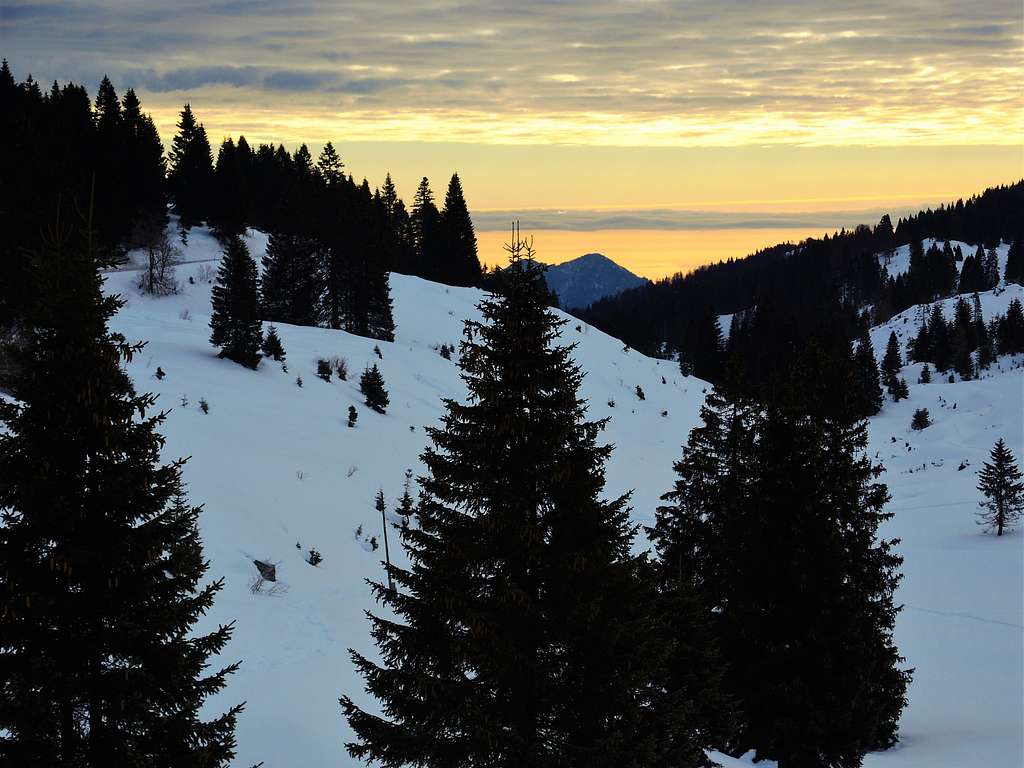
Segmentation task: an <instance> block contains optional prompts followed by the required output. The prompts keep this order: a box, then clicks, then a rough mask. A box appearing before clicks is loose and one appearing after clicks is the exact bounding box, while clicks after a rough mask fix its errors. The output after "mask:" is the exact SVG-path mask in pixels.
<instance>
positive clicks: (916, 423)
mask: <svg viewBox="0 0 1024 768" xmlns="http://www.w3.org/2000/svg"><path fill="white" fill-rule="evenodd" d="M931 425H932V420H931V417H930V416H929V415H928V409H927V408H918V409H917V410H916V411H914V418H913V419H911V421H910V428H911V429H916V430H918V431H920V430H922V429H927V428H928V427H930V426H931Z"/></svg>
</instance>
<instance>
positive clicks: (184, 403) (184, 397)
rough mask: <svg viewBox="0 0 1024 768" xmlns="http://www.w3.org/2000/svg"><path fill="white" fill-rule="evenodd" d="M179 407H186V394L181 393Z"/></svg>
mask: <svg viewBox="0 0 1024 768" xmlns="http://www.w3.org/2000/svg"><path fill="white" fill-rule="evenodd" d="M181 407H182V408H188V396H187V395H182V396H181Z"/></svg>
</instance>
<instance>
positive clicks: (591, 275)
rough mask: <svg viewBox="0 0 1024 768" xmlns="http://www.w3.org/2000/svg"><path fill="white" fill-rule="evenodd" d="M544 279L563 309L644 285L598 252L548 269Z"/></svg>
mask: <svg viewBox="0 0 1024 768" xmlns="http://www.w3.org/2000/svg"><path fill="white" fill-rule="evenodd" d="M545 279H546V280H547V283H548V288H550V289H551V290H552V291H554V292H555V293H556V294H557V295H558V303H559V305H560V306H562V307H565V308H566V309H576V308H578V307H588V306H590V305H591V304H593V303H594V302H595V301H597V300H598V299H603V298H605V297H606V296H615V295H617V294H619V293H622V292H623V291H628V290H629V289H630V288H636V287H638V286H641V285H644V284H645V283H646V282H647V280H646V279H645V278H642V277H638V276H637V275H634V274H633V273H632V272H630V271H629V270H628V269H626V268H625V267H622V266H619V265H618V264H616V263H615V262H614V261H612V260H611V259H609V258H608V257H607V256H605V255H603V254H600V253H586V254H584V255H582V256H579V257H577V258H575V259H572V260H570V261H565V262H562V263H561V264H555V265H553V266H549V267H548V269H547V272H546V273H545Z"/></svg>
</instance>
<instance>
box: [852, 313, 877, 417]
mask: <svg viewBox="0 0 1024 768" xmlns="http://www.w3.org/2000/svg"><path fill="white" fill-rule="evenodd" d="M850 385H851V386H850V400H851V413H852V415H853V417H854V418H858V419H865V418H867V417H868V416H874V415H875V414H876V413H878V412H879V411H880V410H882V385H881V383H880V380H879V375H878V362H877V361H876V360H875V349H874V347H873V346H872V345H871V334H870V332H869V328H868V326H867V324H866V323H865V324H864V325H863V326H862V328H861V334H860V338H859V339H858V340H857V350H856V351H855V352H854V354H853V380H852V381H851V382H850Z"/></svg>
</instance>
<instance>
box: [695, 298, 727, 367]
mask: <svg viewBox="0 0 1024 768" xmlns="http://www.w3.org/2000/svg"><path fill="white" fill-rule="evenodd" d="M724 349H725V342H724V341H723V340H722V328H721V326H719V324H718V316H717V315H716V314H715V313H714V311H712V309H711V307H710V306H708V307H705V308H704V312H703V313H701V316H700V320H699V321H698V322H697V324H696V334H695V338H694V341H693V357H692V365H691V366H690V368H691V372H692V374H693V375H694V376H696V377H697V378H698V379H704V381H711V382H714V381H717V380H718V377H719V374H720V373H721V371H722V364H723V357H724Z"/></svg>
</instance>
